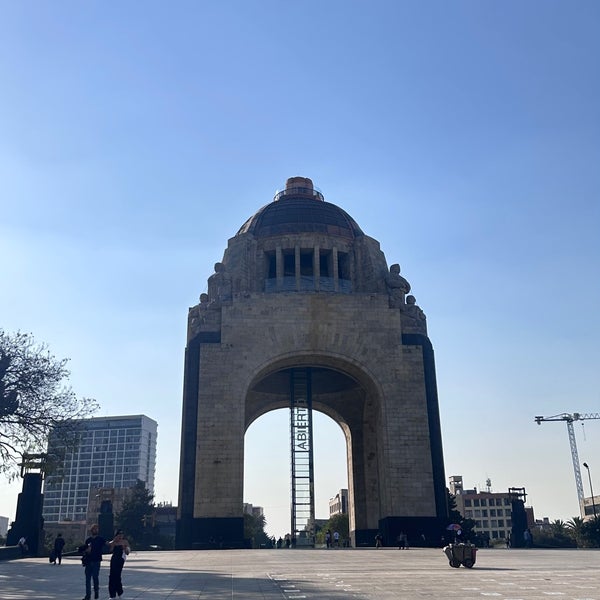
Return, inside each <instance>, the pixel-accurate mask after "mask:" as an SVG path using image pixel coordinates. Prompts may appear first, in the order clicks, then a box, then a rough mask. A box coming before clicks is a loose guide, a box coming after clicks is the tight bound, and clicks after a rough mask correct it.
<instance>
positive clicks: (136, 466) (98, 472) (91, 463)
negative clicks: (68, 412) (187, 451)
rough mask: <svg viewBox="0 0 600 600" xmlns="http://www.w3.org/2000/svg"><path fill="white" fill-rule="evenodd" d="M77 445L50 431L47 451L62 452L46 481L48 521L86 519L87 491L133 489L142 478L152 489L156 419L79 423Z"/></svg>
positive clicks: (103, 419)
mask: <svg viewBox="0 0 600 600" xmlns="http://www.w3.org/2000/svg"><path fill="white" fill-rule="evenodd" d="M78 426H79V430H80V433H79V436H80V437H79V443H78V445H77V447H76V448H75V449H68V448H66V447H65V446H64V442H61V441H59V439H58V436H53V435H52V434H51V435H50V438H49V441H48V454H49V455H57V456H63V455H64V461H61V465H60V466H59V468H58V469H57V470H56V471H55V472H54V473H53V474H52V475H48V476H47V477H46V479H45V481H44V509H43V517H44V520H45V521H46V522H49V523H53V522H59V521H80V522H81V521H86V518H87V510H88V504H89V500H90V498H89V495H90V490H91V489H97V488H131V487H133V486H134V485H135V483H136V481H137V480H138V479H140V480H141V481H143V482H145V484H146V488H147V489H148V490H149V491H150V492H151V493H154V471H155V468H156V436H157V427H158V426H157V423H156V421H154V420H152V419H150V418H149V417H147V416H145V415H133V416H116V417H94V418H91V419H83V420H81V421H79V422H78Z"/></svg>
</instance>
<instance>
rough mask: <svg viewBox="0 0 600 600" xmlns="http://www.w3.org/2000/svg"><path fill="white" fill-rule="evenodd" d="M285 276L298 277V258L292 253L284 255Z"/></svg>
mask: <svg viewBox="0 0 600 600" xmlns="http://www.w3.org/2000/svg"><path fill="white" fill-rule="evenodd" d="M283 276H284V277H295V276H296V257H295V255H294V254H292V253H291V252H290V253H287V254H284V255H283Z"/></svg>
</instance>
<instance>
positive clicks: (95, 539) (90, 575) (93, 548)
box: [81, 524, 106, 600]
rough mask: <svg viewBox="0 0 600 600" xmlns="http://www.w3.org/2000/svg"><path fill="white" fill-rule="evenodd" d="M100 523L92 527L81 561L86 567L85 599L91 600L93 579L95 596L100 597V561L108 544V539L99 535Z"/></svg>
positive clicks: (83, 548)
mask: <svg viewBox="0 0 600 600" xmlns="http://www.w3.org/2000/svg"><path fill="white" fill-rule="evenodd" d="M98 531H99V529H98V525H95V524H94V525H92V526H91V527H90V533H91V535H90V537H88V538H87V539H86V540H85V542H84V544H83V547H82V553H83V557H82V559H81V562H82V563H83V565H84V567H85V596H84V597H83V600H90V599H91V597H92V585H91V583H92V580H93V582H94V598H95V599H97V598H98V590H99V587H100V585H99V581H98V576H99V575H100V563H101V562H102V552H103V550H104V546H106V540H105V539H104V538H103V537H101V536H99V535H98Z"/></svg>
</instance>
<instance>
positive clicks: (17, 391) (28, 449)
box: [0, 329, 98, 478]
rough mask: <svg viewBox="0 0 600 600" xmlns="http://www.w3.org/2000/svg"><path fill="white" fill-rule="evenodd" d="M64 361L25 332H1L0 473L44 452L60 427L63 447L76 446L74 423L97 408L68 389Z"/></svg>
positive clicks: (14, 471)
mask: <svg viewBox="0 0 600 600" xmlns="http://www.w3.org/2000/svg"><path fill="white" fill-rule="evenodd" d="M67 362H68V361H67V359H57V358H56V357H55V356H53V355H52V354H51V353H50V351H49V350H48V348H47V346H46V345H45V344H38V343H36V342H35V341H34V339H33V337H32V336H31V335H30V334H28V333H21V332H17V333H15V334H9V333H6V332H5V331H4V330H3V329H0V473H4V474H5V475H7V476H8V477H9V478H14V477H15V476H16V475H17V466H18V464H19V461H20V459H21V457H22V455H23V454H25V453H27V454H35V453H42V452H43V451H44V450H45V448H46V444H47V442H48V435H49V433H50V432H51V431H53V430H55V429H60V435H61V437H63V439H64V442H65V445H73V444H74V443H76V439H77V437H76V435H75V434H76V427H77V425H76V421H77V420H79V419H82V418H84V417H89V416H90V415H92V414H93V413H94V412H95V411H96V410H97V408H98V405H97V403H96V402H95V401H94V400H90V399H87V398H77V397H76V396H75V393H74V392H73V391H72V390H71V388H70V387H69V385H68V378H69V375H70V373H69V371H68V369H67V367H66V364H67ZM57 460H59V459H58V458H57Z"/></svg>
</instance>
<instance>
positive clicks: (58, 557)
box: [53, 533, 65, 565]
mask: <svg viewBox="0 0 600 600" xmlns="http://www.w3.org/2000/svg"><path fill="white" fill-rule="evenodd" d="M64 547H65V540H64V538H63V536H62V533H59V534H58V535H57V536H56V539H55V540H54V561H53V563H54V564H56V563H57V561H58V564H59V565H60V564H61V563H62V554H63V548H64Z"/></svg>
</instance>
